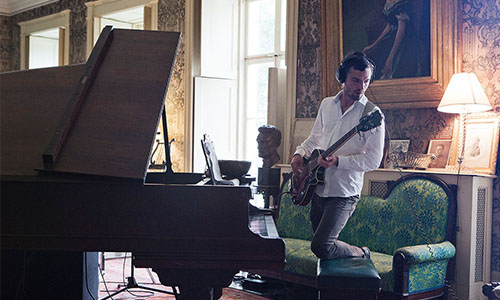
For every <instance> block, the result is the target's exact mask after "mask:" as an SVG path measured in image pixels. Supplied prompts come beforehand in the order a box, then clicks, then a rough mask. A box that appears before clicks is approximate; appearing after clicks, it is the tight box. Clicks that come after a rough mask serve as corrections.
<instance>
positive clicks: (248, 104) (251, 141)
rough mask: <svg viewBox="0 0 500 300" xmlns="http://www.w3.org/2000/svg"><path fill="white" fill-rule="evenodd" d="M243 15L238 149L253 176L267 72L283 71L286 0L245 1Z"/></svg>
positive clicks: (264, 121) (263, 119)
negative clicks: (240, 142)
mask: <svg viewBox="0 0 500 300" xmlns="http://www.w3.org/2000/svg"><path fill="white" fill-rule="evenodd" d="M245 15H246V17H245V29H244V32H245V35H244V37H245V42H244V45H245V46H244V51H243V52H244V58H243V61H244V63H243V64H244V66H243V69H244V76H243V78H244V83H243V85H244V93H243V99H242V100H243V101H242V102H243V105H242V107H243V112H242V119H241V121H240V123H241V127H242V128H243V134H242V136H243V138H242V141H243V145H242V146H243V147H242V150H243V157H244V159H247V160H251V161H252V162H253V163H252V174H257V167H258V166H260V165H261V159H260V158H259V157H258V152H257V143H256V138H257V134H258V130H257V129H258V127H260V126H261V125H264V124H267V122H268V120H267V113H268V112H267V107H268V82H269V71H268V70H269V68H271V67H275V68H285V44H286V40H285V37H286V34H285V33H286V1H285V0H246V1H245Z"/></svg>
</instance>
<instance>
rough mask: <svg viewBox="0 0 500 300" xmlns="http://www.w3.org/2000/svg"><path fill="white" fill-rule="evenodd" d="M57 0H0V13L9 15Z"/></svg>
mask: <svg viewBox="0 0 500 300" xmlns="http://www.w3.org/2000/svg"><path fill="white" fill-rule="evenodd" d="M57 1H59V0H0V15H5V16H11V15H15V14H17V13H20V12H23V11H25V10H28V9H32V8H35V7H38V6H42V5H45V4H49V3H52V2H57Z"/></svg>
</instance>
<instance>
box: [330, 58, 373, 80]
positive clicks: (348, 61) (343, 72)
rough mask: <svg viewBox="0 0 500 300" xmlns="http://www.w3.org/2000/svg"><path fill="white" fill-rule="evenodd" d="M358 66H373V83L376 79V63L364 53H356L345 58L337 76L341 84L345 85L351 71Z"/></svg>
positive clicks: (371, 78)
mask: <svg viewBox="0 0 500 300" xmlns="http://www.w3.org/2000/svg"><path fill="white" fill-rule="evenodd" d="M357 64H361V65H366V67H367V68H368V67H370V66H371V68H372V76H371V77H370V83H371V82H373V79H374V78H375V63H374V62H373V61H372V60H371V59H370V58H369V57H368V56H366V55H365V54H364V53H363V52H354V53H351V54H348V55H347V56H346V57H344V59H343V60H342V62H341V63H340V65H339V67H338V69H337V72H336V74H335V75H336V76H335V77H336V78H337V80H338V81H339V82H340V83H344V82H345V80H346V78H347V72H348V71H349V69H351V67H353V66H355V65H357Z"/></svg>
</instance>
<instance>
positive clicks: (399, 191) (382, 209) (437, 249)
mask: <svg viewBox="0 0 500 300" xmlns="http://www.w3.org/2000/svg"><path fill="white" fill-rule="evenodd" d="M288 189H289V186H288V182H285V184H284V185H283V188H282V190H288ZM455 216H456V202H455V196H454V193H452V191H451V190H450V188H449V187H448V185H446V184H445V183H444V182H442V181H441V180H440V179H438V178H436V177H433V176H423V175H410V176H406V177H402V178H400V179H399V180H398V181H396V182H394V183H393V184H392V185H391V186H390V189H389V192H388V195H387V196H386V197H385V198H377V197H372V196H362V197H361V199H360V201H359V203H358V205H357V208H356V210H355V212H354V214H353V215H352V217H351V218H350V219H349V221H348V223H347V225H346V227H345V228H344V230H343V231H342V232H341V235H340V237H339V239H340V240H342V241H345V242H348V243H350V244H353V245H357V246H368V247H369V248H370V249H371V251H372V253H371V259H372V260H373V262H374V265H375V267H376V269H377V271H378V272H379V274H380V277H381V289H382V291H381V293H380V294H379V297H378V299H427V298H434V297H440V296H441V295H443V294H444V293H445V292H446V288H445V280H446V279H447V278H452V277H453V267H452V265H453V264H450V265H449V261H450V260H452V261H453V258H454V256H455V247H454V245H453V244H454V242H455V219H456V217H455ZM276 223H277V228H278V232H279V234H280V237H282V238H283V239H284V240H285V243H286V260H287V264H286V266H285V270H284V272H283V273H280V274H263V275H267V276H271V277H276V278H278V279H283V280H287V281H293V282H295V283H299V284H303V285H307V286H315V285H316V272H317V259H316V257H315V256H314V254H313V253H312V252H311V250H310V240H311V238H312V230H311V227H310V222H309V206H306V207H299V206H295V205H293V204H292V203H291V199H290V197H289V196H288V195H285V196H283V197H282V199H281V203H280V205H279V210H278V214H277V222H276Z"/></svg>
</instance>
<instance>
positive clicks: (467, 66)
mask: <svg viewBox="0 0 500 300" xmlns="http://www.w3.org/2000/svg"><path fill="white" fill-rule="evenodd" d="M462 21H463V24H462V37H463V42H462V47H463V48H462V52H463V66H462V68H463V70H464V71H466V72H474V73H476V74H477V76H478V77H479V80H480V81H481V84H482V86H483V88H484V89H485V92H486V94H487V95H488V97H489V99H490V102H491V103H492V104H493V106H494V109H495V111H496V112H497V113H500V0H462ZM496 175H497V176H500V152H499V155H498V158H497V170H496ZM491 264H492V266H491V269H492V271H493V272H495V273H496V272H498V273H496V274H497V276H496V278H493V279H494V280H496V281H499V280H500V179H495V180H494V186H493V234H492V251H491Z"/></svg>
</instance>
